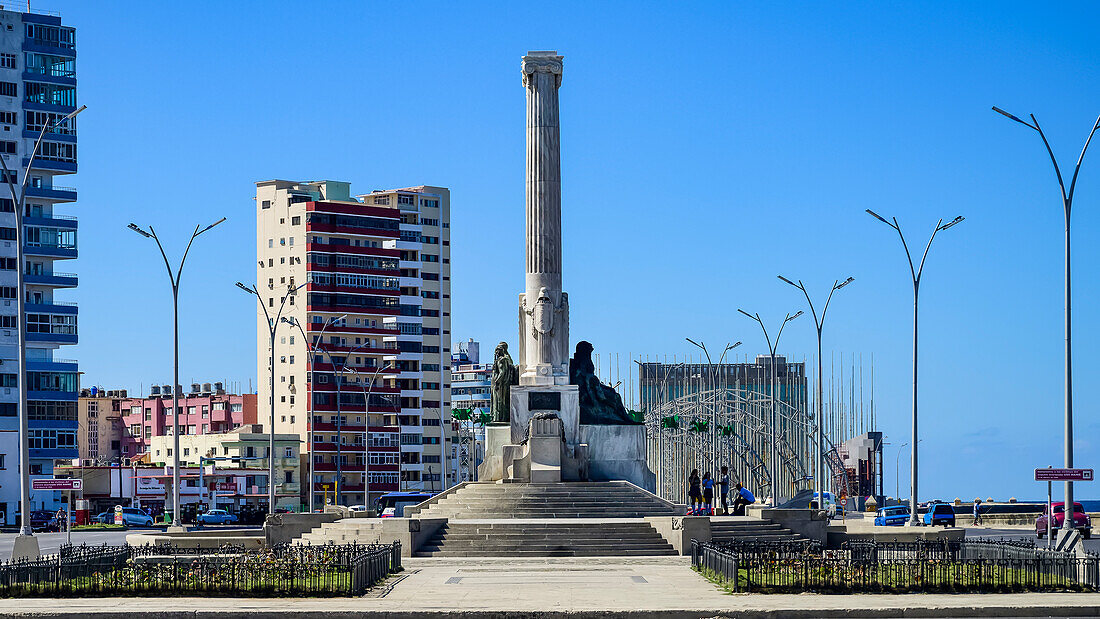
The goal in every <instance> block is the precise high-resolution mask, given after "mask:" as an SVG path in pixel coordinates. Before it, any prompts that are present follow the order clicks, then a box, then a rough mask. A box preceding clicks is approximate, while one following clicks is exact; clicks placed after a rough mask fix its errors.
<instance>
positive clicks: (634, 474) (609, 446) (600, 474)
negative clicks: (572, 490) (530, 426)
mask: <svg viewBox="0 0 1100 619" xmlns="http://www.w3.org/2000/svg"><path fill="white" fill-rule="evenodd" d="M577 439H578V441H577V442H578V443H585V444H587V445H588V480H590V481H628V482H630V483H632V484H634V485H635V486H638V487H639V488H643V489H645V490H647V491H649V492H653V491H654V490H656V487H657V476H656V475H655V474H654V473H653V471H651V470H650V469H649V465H648V464H646V443H645V426H640V425H638V426H628V425H580V426H578V430H577ZM520 440H522V438H521V439H520ZM515 444H517V443H513V442H512V430H511V427H510V426H506V425H504V424H500V425H489V426H486V427H485V461H484V462H482V463H481V466H480V467H479V468H478V479H479V480H481V481H501V480H502V479H504V460H503V457H502V454H503V452H504V446H505V445H515Z"/></svg>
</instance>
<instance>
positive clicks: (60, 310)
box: [23, 301, 78, 314]
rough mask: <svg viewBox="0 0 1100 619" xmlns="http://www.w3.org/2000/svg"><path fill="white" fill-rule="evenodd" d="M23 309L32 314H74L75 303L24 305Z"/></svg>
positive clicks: (76, 311)
mask: <svg viewBox="0 0 1100 619" xmlns="http://www.w3.org/2000/svg"><path fill="white" fill-rule="evenodd" d="M23 309H24V310H25V311H26V312H27V313H34V314H76V313H78V310H77V307H76V303H73V302H71V301H50V302H45V303H30V302H28V303H25V304H24V305H23Z"/></svg>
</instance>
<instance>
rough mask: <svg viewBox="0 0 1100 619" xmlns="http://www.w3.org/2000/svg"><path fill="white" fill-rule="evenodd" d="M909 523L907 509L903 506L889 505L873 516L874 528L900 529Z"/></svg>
mask: <svg viewBox="0 0 1100 619" xmlns="http://www.w3.org/2000/svg"><path fill="white" fill-rule="evenodd" d="M908 521H909V508H908V507H906V506H905V505H891V506H889V507H883V508H881V509H879V510H878V514H876V515H875V526H876V527H900V526H904V525H905V523H906V522H908Z"/></svg>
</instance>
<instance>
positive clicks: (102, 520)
mask: <svg viewBox="0 0 1100 619" xmlns="http://www.w3.org/2000/svg"><path fill="white" fill-rule="evenodd" d="M92 522H98V523H99V524H114V523H115V513H114V512H102V513H100V514H96V515H95V516H93V517H92Z"/></svg>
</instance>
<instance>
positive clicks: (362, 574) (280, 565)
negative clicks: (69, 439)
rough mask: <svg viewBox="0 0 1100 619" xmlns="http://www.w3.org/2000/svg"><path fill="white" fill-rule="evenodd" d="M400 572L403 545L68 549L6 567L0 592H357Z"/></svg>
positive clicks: (1, 567)
mask: <svg viewBox="0 0 1100 619" xmlns="http://www.w3.org/2000/svg"><path fill="white" fill-rule="evenodd" d="M400 569H401V545H400V543H397V542H395V543H393V544H392V545H389V544H386V545H370V546H363V545H358V544H348V545H339V546H337V545H325V546H290V545H285V546H278V547H273V548H269V549H263V550H246V549H244V548H241V547H234V546H226V547H223V548H219V549H217V550H209V549H207V550H205V551H204V552H203V553H201V554H199V553H196V552H194V551H193V550H192V549H184V548H178V547H174V546H161V545H158V546H137V547H130V546H91V547H85V546H63V547H62V548H61V551H60V552H59V553H58V554H57V555H55V556H50V557H45V558H41V559H37V560H33V561H13V562H11V563H5V564H0V596H4V597H20V596H40V597H41V596H45V597H66V596H106V595H110V596H116V595H196V594H197V595H233V596H250V597H281V596H299V595H303V596H353V595H362V594H363V593H364V592H365V591H366V590H367V589H368V588H369V587H370V586H372V585H374V584H375V583H377V582H379V581H381V580H382V579H383V578H385V577H386V576H387V575H389V574H392V573H394V572H397V571H400Z"/></svg>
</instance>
